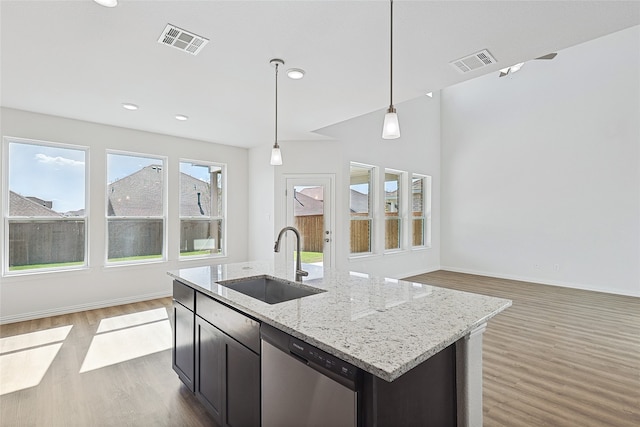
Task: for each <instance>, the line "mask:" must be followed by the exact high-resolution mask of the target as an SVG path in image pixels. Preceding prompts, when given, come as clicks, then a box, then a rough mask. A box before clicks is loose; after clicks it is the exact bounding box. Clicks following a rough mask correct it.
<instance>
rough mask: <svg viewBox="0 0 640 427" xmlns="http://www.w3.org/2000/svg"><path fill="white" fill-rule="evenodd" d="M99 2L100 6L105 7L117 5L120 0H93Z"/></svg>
mask: <svg viewBox="0 0 640 427" xmlns="http://www.w3.org/2000/svg"><path fill="white" fill-rule="evenodd" d="M93 1H95V2H96V3H98V4H99V5H100V6H104V7H116V6H117V5H118V0H93Z"/></svg>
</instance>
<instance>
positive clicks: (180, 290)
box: [173, 280, 196, 311]
mask: <svg viewBox="0 0 640 427" xmlns="http://www.w3.org/2000/svg"><path fill="white" fill-rule="evenodd" d="M195 293H196V291H194V290H193V289H192V288H190V287H188V286H187V285H183V284H182V283H180V282H178V281H177V280H174V281H173V299H174V300H175V301H177V302H179V303H180V304H182V305H184V306H185V307H187V308H188V309H189V310H191V311H195Z"/></svg>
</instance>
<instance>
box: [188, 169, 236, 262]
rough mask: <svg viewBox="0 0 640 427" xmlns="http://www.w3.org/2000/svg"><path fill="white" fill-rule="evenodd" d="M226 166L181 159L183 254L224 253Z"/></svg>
mask: <svg viewBox="0 0 640 427" xmlns="http://www.w3.org/2000/svg"><path fill="white" fill-rule="evenodd" d="M223 171H224V167H223V166H222V165H215V164H203V163H194V162H188V161H184V162H180V256H181V257H193V256H211V255H224V239H223V238H224V235H225V234H224V215H223V212H224V209H223V207H224V197H223V196H224V191H223V188H224V187H223V180H224V172H223Z"/></svg>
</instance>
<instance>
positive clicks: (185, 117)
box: [176, 114, 189, 122]
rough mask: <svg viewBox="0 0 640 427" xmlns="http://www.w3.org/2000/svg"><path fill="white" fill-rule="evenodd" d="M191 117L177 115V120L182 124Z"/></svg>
mask: <svg viewBox="0 0 640 427" xmlns="http://www.w3.org/2000/svg"><path fill="white" fill-rule="evenodd" d="M188 119H189V117H188V116H185V115H184V114H176V120H180V121H181V122H184V121H185V120H188Z"/></svg>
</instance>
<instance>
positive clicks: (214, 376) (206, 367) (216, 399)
mask: <svg viewBox="0 0 640 427" xmlns="http://www.w3.org/2000/svg"><path fill="white" fill-rule="evenodd" d="M225 339H228V338H226V337H225V334H224V333H223V332H221V331H220V330H219V329H218V328H216V327H214V326H212V325H210V324H209V323H208V322H206V321H205V320H202V319H201V318H200V317H196V343H197V346H196V395H197V396H198V398H199V399H200V401H201V402H202V403H203V404H204V406H206V408H207V410H208V411H209V413H211V415H213V417H214V419H215V421H216V422H217V423H218V424H222V402H223V394H222V391H223V388H222V386H223V383H222V380H223V372H224V371H223V367H224V365H223V363H224V347H225Z"/></svg>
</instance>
